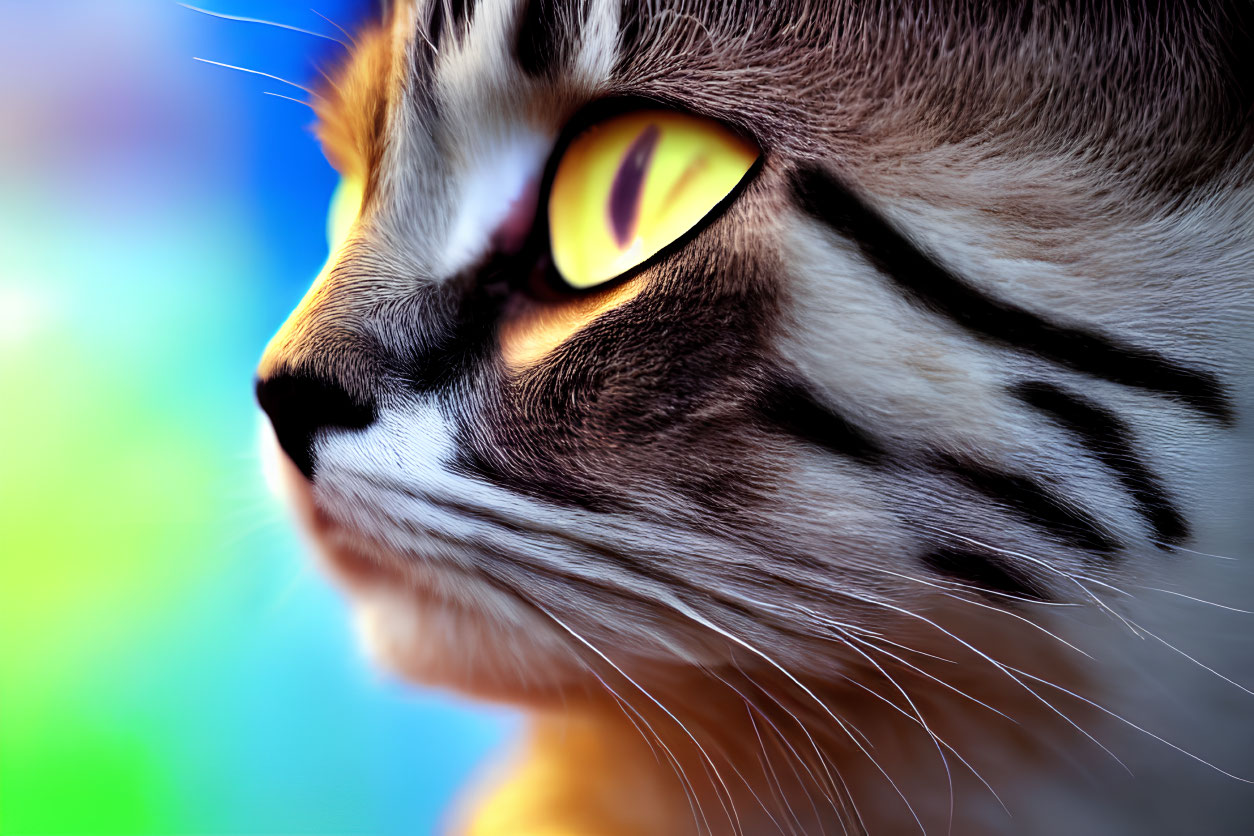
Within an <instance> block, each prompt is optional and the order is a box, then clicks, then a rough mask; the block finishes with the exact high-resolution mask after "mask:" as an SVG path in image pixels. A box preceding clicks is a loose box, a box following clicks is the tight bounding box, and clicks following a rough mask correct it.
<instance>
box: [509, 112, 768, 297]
mask: <svg viewBox="0 0 1254 836" xmlns="http://www.w3.org/2000/svg"><path fill="white" fill-rule="evenodd" d="M639 110H670V111H674V112H676V113H683V114H687V115H689V116H693V117H696V118H698V119H705V120H709V121H712V122H716V123H718V124H719V125H721V126H722V127H723V128H725V129H727V130H728V131H730V132H731V133H733V134H735V135H737V136H739V137H741V138H742V139H744V140H745V141H747V142H749V143H751V144H752V145H753V146H754V147H755V148H757V149H758V158H757V159H756V160H754V162H753V165H751V166H750V167H749V170H748V171H746V172H745V173H744V175H743V176H742V177H741V178H740V180H739V181H738V182H737V183H736V185H735V186H733V187H732V189H731V191H729V192H728V193H727V194H726V195H724V196H723V198H722V199H721V200H719V201H718V203H716V204H714V205H713V206H712V207H710V210H709V211H708V212H706V213H705V214H704V215H702V216H701V220H699V221H697V222H696V223H695V224H693V225H692V226H691V227H689V228H688V230H687V231H686V232H684V233H683V234H682V235H680V236H678V237H677V238H675V239H674V240H673V241H671V242H670V243H669V244H667V245H666V246H664V247H662V248H661V249H660V250H658V251H657V252H655V253H653V255H651V256H649V257H648V258H646V259H644V260H643V261H641V262H640V263H639V264H636V265H635V266H633V267H630V268H628V269H627V270H624V271H623V272H622V273H619V274H618V275H617V276H615V277H614V278H612V279H609V280H608V281H604V282H601V283H600V284H597V285H593V286H592V287H587V288H576V287H572V286H571V285H570V284H568V283H567V282H566V280H565V279H564V278H563V277H562V275H561V273H560V271H558V269H557V267H556V265H555V264H554V263H553V254H552V247H551V243H550V241H551V238H550V235H549V233H550V230H549V197H550V196H551V194H552V190H553V180H554V179H555V178H556V177H557V169H558V166H559V165H560V164H561V162H562V159H563V158H564V157H565V156H566V151H567V150H568V149H569V148H570V146H571V143H573V142H574V141H575V140H576V139H577V138H578V137H579V136H580V135H582V134H583V132H584V131H586V130H588V129H589V128H591V127H593V126H595V125H597V124H600V123H602V122H605V121H607V120H609V119H613V118H615V117H617V116H622V115H625V114H628V113H633V112H635V111H639ZM767 154H768V151H767V148H766V146H765V145H764V144H763V143H762V141H761V140H759V139H758V138H757V137H756V136H754V135H753V134H751V133H749V132H748V131H746V130H745V129H744V128H742V127H740V126H737V125H734V124H731V123H728V122H727V121H725V120H723V119H719V118H717V117H712V116H709V115H707V114H704V113H699V112H697V111H694V110H690V109H688V108H685V107H682V106H676V104H675V103H674V102H667V101H660V100H657V99H649V98H643V97H639V96H615V97H612V98H605V99H598V100H597V101H594V102H592V103H591V104H589V105H587V106H585V107H584V108H582V109H581V110H580V111H579V112H578V113H576V114H575V115H574V116H573V117H571V119H570V120H569V121H568V122H567V123H566V127H565V128H563V130H562V133H561V135H560V136H559V137H558V141H557V142H556V143H555V144H554V146H553V151H552V152H551V153H550V154H549V159H548V162H547V163H545V167H544V176H543V177H542V178H541V180H540V191H539V198H538V199H537V202H536V220H535V224H534V226H533V228H532V230H531V239H530V243H529V245H528V246H527V247H526V248H525V252H526V253H528V254H529V257H528V258H527V259H526V261H525V262H524V263H526V264H530V265H532V269H531V272H530V273H529V274H528V275H527V276H525V277H523V281H522V289H523V291H524V292H526V293H527V294H528V295H530V296H532V297H533V298H535V299H537V300H540V301H562V300H568V299H574V298H580V297H584V296H590V295H592V294H594V293H599V292H601V291H604V290H609V289H611V288H614V287H617V286H618V285H620V284H622V283H623V282H625V281H627V280H628V279H631V278H633V277H635V276H637V275H639V274H640V273H641V272H643V271H644V270H648V269H649V268H650V267H653V266H654V265H656V264H658V263H659V262H661V261H664V260H665V259H667V258H670V257H671V256H673V255H674V254H675V253H676V252H678V251H679V250H681V249H683V248H684V247H686V246H687V245H688V244H689V243H690V242H691V241H692V239H694V238H695V237H696V236H697V235H699V234H700V233H701V232H703V231H704V230H705V229H706V228H707V227H709V225H710V224H712V223H714V221H716V220H718V219H719V218H720V217H721V216H722V215H723V213H724V212H726V211H727V209H728V208H729V207H730V206H731V205H732V204H733V203H735V202H736V200H737V199H738V198H739V197H740V195H741V193H742V192H744V190H745V189H746V188H748V187H749V185H750V184H751V183H753V182H754V181H755V180H756V179H757V176H758V174H759V173H760V172H761V170H762V167H763V165H764V164H765V162H766V158H767Z"/></svg>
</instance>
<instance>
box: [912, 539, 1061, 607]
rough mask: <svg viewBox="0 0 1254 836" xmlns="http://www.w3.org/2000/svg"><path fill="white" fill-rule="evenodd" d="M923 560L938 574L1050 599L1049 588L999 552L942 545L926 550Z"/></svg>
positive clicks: (994, 589)
mask: <svg viewBox="0 0 1254 836" xmlns="http://www.w3.org/2000/svg"><path fill="white" fill-rule="evenodd" d="M920 561H921V562H922V563H923V565H924V566H926V567H927V568H928V569H931V570H932V571H933V572H935V573H936V574H938V575H944V576H946V577H949V578H952V579H953V580H956V581H958V582H960V583H964V584H970V585H972V586H977V587H979V588H980V589H983V590H987V591H989V592H995V593H1001V594H1003V595H1010V596H1013V597H1015V598H1026V599H1027V600H1029V601H1048V600H1050V598H1051V597H1052V596H1051V595H1050V594H1049V591H1048V588H1047V587H1046V585H1045V584H1043V583H1041V582H1040V581H1039V580H1038V579H1037V578H1035V577H1033V576H1032V574H1031V573H1030V572H1026V571H1024V570H1023V569H1022V568H1021V567H1018V566H1015V565H1013V564H1012V563H1009V562H1007V561H1006V560H1005V559H1004V558H1002V557H1001V556H1000V555H997V554H993V553H991V552H984V551H978V550H976V549H959V548H950V547H941V548H938V549H935V550H933V551H930V552H927V553H926V554H924V555H923V556H922V557H921V558H920Z"/></svg>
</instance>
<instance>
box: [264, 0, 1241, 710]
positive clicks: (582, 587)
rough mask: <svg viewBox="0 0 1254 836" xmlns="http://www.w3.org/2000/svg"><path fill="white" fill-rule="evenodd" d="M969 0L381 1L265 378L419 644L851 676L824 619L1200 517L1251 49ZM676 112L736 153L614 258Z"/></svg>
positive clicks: (1228, 352) (1107, 565) (1087, 560)
mask: <svg viewBox="0 0 1254 836" xmlns="http://www.w3.org/2000/svg"><path fill="white" fill-rule="evenodd" d="M951 5H952V8H947V9H945V10H943V13H941V12H938V11H936V10H933V12H931V13H926V14H925V13H923V12H921V11H915V10H911V9H904V8H898V7H897V6H896V5H893V4H852V3H841V2H818V0H815V1H814V2H796V3H724V2H708V3H706V2H676V3H666V2H658V3H618V2H608V0H589V2H575V1H574V0H571V2H565V0H527V2H523V1H522V0H518V1H517V2H513V1H511V2H502V1H500V0H481V2H458V3H452V4H448V3H442V2H432V3H424V2H397V3H394V4H392V8H390V9H389V10H388V11H387V13H386V14H385V15H384V16H383V18H382V20H381V21H380V22H379V23H378V24H377V25H376V26H374V27H372V28H369V29H367V30H366V31H364V32H362V33H360V34H359V35H358V37H357V39H356V43H355V46H354V49H353V51H352V55H351V57H350V58H349V59H348V60H347V61H346V62H345V63H344V65H343V66H342V67H341V68H340V69H339V71H338V72H336V73H335V74H333V75H332V76H331V80H330V82H329V83H328V84H327V85H326V86H325V87H324V88H323V89H322V90H321V93H320V96H319V98H318V101H317V105H318V109H319V115H320V131H321V136H322V139H323V141H324V144H325V147H326V149H327V152H328V156H329V157H330V158H331V159H332V160H333V161H334V162H335V164H336V165H337V167H338V168H339V169H340V170H341V172H342V173H343V174H344V177H345V186H344V187H343V189H342V201H341V203H342V206H341V208H342V210H343V214H344V217H345V218H346V219H347V222H346V224H345V226H346V229H345V232H344V235H343V236H342V240H340V241H338V242H337V245H336V249H335V252H334V254H333V256H332V258H331V260H330V261H329V262H328V264H327V267H326V268H325V269H324V271H323V273H322V274H321V275H320V276H319V278H318V280H317V281H316V283H315V284H314V286H313V287H312V288H311V290H310V291H309V293H308V295H307V296H306V297H305V299H304V300H303V301H302V302H301V303H300V305H299V306H298V308H297V309H296V311H295V312H294V313H293V314H292V316H291V318H290V319H289V320H288V322H287V323H286V324H285V325H284V326H283V328H282V329H281V330H280V331H279V333H278V335H277V336H276V337H275V338H274V340H273V341H272V343H271V345H270V346H269V348H268V349H267V351H266V354H265V357H264V359H263V361H262V363H261V367H260V370H259V373H258V375H259V378H258V379H259V383H258V396H259V399H260V402H261V404H262V406H263V407H264V408H265V410H266V411H267V412H268V413H269V415H270V417H271V419H272V422H273V425H274V429H275V431H276V432H275V436H276V439H277V442H278V447H280V448H281V449H282V451H283V454H285V455H284V456H283V458H284V461H285V462H286V463H287V464H286V465H285V466H287V467H288V468H289V470H290V474H289V475H290V477H291V478H290V481H291V484H292V486H293V491H294V494H295V496H296V502H297V504H298V506H299V507H300V508H301V509H302V512H303V515H304V517H305V519H306V522H307V524H308V525H309V526H310V528H311V530H312V531H313V532H314V534H315V537H316V539H317V540H318V542H319V544H320V546H321V547H322V550H323V552H324V553H325V554H326V555H327V557H328V561H329V564H330V566H331V567H332V569H333V571H334V572H336V573H337V575H338V576H339V577H340V578H341V579H342V580H343V581H344V583H345V585H346V586H347V588H348V589H349V590H350V592H351V594H352V596H353V599H354V601H355V603H356V605H357V606H358V609H359V613H360V617H361V620H362V624H363V629H364V631H365V632H366V634H367V636H368V638H369V642H370V644H371V646H372V647H374V648H375V649H376V651H378V652H379V653H380V655H381V656H382V657H384V659H385V661H386V662H387V663H388V664H390V665H392V666H394V667H397V668H399V669H401V670H402V671H404V672H406V673H407V674H409V675H411V676H413V677H415V678H417V679H420V680H423V681H427V682H431V683H435V684H440V685H446V686H450V687H454V688H457V689H460V690H465V691H469V692H472V693H476V694H482V695H488V696H493V697H502V698H506V699H511V700H528V699H536V700H545V699H548V698H549V697H551V696H553V695H554V694H557V693H559V692H564V691H567V690H569V689H570V688H571V687H572V686H580V685H582V684H586V683H587V682H588V681H589V677H590V676H594V675H595V670H596V668H597V667H598V666H604V665H606V664H609V665H611V666H612V667H614V668H615V669H617V670H620V671H627V672H630V673H631V674H632V675H633V676H647V677H653V678H655V679H658V680H661V679H667V678H668V677H671V676H677V677H680V678H682V677H683V676H684V672H685V671H689V670H698V669H704V670H718V669H720V668H730V667H748V668H760V669H763V670H775V669H779V670H783V669H785V668H786V669H787V670H788V672H789V675H790V676H791V675H794V674H795V675H796V676H799V677H811V678H824V677H826V678H831V677H833V676H835V675H837V674H838V673H839V672H840V671H841V670H842V669H844V668H846V667H847V666H850V665H860V664H862V660H861V659H860V658H859V656H858V654H856V653H854V652H853V651H852V650H850V647H849V646H845V645H847V644H848V643H847V642H846V643H844V644H842V643H840V642H833V641H832V639H833V636H839V635H845V636H846V637H847V636H848V635H849V634H850V633H851V632H852V633H854V634H865V633H866V632H867V631H874V632H877V633H878V632H887V633H888V634H891V633H892V631H893V630H905V629H906V628H907V626H908V625H910V624H912V623H914V620H915V619H917V617H918V613H919V612H921V611H926V610H927V608H929V607H932V606H934V605H935V603H936V602H937V601H946V602H953V601H965V602H970V603H971V605H972V606H975V605H977V604H979V605H985V606H988V605H991V606H996V607H999V608H1014V607H1019V606H1034V604H1033V603H1032V602H1038V603H1041V604H1045V605H1048V604H1052V603H1069V602H1074V601H1080V600H1085V599H1086V597H1087V596H1088V595H1089V594H1090V593H1089V591H1088V590H1089V587H1088V586H1086V584H1085V579H1096V582H1100V581H1102V580H1108V579H1111V578H1117V577H1119V576H1120V575H1121V573H1124V572H1127V571H1132V570H1134V569H1135V567H1137V566H1138V565H1139V563H1140V562H1141V561H1147V560H1160V559H1164V557H1163V555H1164V553H1165V550H1167V549H1170V548H1171V547H1173V546H1176V545H1179V544H1182V543H1185V542H1187V541H1188V539H1189V538H1190V536H1191V534H1192V532H1193V530H1194V529H1195V527H1196V525H1197V521H1196V519H1195V517H1196V514H1197V513H1198V510H1199V509H1198V506H1199V505H1200V503H1201V500H1200V499H1199V496H1200V493H1199V492H1200V490H1201V487H1200V486H1201V485H1202V484H1203V483H1204V461H1205V456H1207V455H1210V451H1211V450H1212V449H1213V445H1214V443H1215V442H1216V440H1217V439H1222V438H1223V437H1224V435H1225V434H1226V433H1228V432H1230V428H1231V427H1232V425H1233V423H1234V421H1235V420H1236V417H1237V404H1238V402H1239V398H1238V397H1237V395H1236V394H1235V393H1234V391H1233V387H1234V385H1235V384H1234V383H1233V382H1232V379H1233V378H1234V375H1235V374H1236V373H1237V372H1239V370H1240V369H1241V368H1243V367H1242V366H1241V363H1242V362H1244V360H1242V358H1243V357H1248V353H1249V352H1248V347H1247V348H1245V349H1242V348H1241V346H1242V345H1243V344H1244V343H1243V342H1242V340H1241V333H1240V326H1241V323H1242V322H1244V321H1248V316H1247V315H1248V308H1246V309H1245V310H1243V311H1242V312H1241V314H1240V315H1225V314H1224V313H1223V312H1224V311H1228V312H1229V313H1230V312H1231V311H1232V310H1233V306H1232V303H1233V300H1234V299H1235V298H1236V297H1237V295H1238V291H1239V288H1240V287H1241V282H1242V281H1245V279H1244V278H1243V275H1242V272H1241V271H1242V270H1247V271H1248V266H1249V247H1248V242H1247V241H1246V242H1245V243H1244V244H1243V243H1242V242H1243V241H1245V239H1246V238H1247V237H1248V230H1246V231H1245V233H1244V234H1243V233H1242V229H1241V227H1242V223H1243V221H1242V219H1243V218H1245V217H1248V213H1249V209H1250V198H1249V192H1248V189H1247V190H1246V191H1245V192H1244V197H1242V198H1240V199H1239V200H1238V201H1237V202H1233V201H1231V200H1229V201H1226V202H1225V201H1223V200H1217V199H1215V195H1217V194H1232V193H1233V192H1232V190H1231V188H1230V187H1233V186H1235V185H1236V184H1237V183H1238V182H1239V181H1240V179H1241V178H1242V177H1244V178H1246V182H1248V175H1249V173H1250V155H1249V153H1248V149H1249V147H1250V145H1249V139H1250V129H1249V127H1248V123H1247V122H1246V121H1245V119H1244V116H1245V114H1247V113H1248V112H1249V102H1250V98H1249V90H1248V82H1242V84H1244V85H1245V86H1242V85H1241V84H1236V83H1235V82H1234V81H1233V79H1234V78H1236V77H1237V75H1236V70H1235V69H1234V68H1236V67H1237V63H1238V62H1239V61H1240V60H1244V59H1243V58H1242V57H1241V56H1238V55H1235V54H1234V53H1233V51H1232V50H1231V49H1229V47H1228V46H1227V45H1226V41H1225V35H1224V27H1223V25H1222V22H1221V21H1219V20H1217V19H1215V18H1210V17H1205V16H1202V15H1199V14H1194V13H1190V12H1188V11H1176V12H1165V11H1164V12H1161V14H1168V15H1175V16H1177V18H1178V19H1175V20H1173V21H1172V22H1171V25H1169V26H1166V27H1165V29H1164V28H1163V24H1162V23H1161V21H1158V22H1155V20H1154V19H1153V18H1152V16H1150V15H1148V13H1147V14H1144V15H1140V16H1138V13H1136V12H1129V13H1127V14H1126V15H1124V16H1122V17H1120V16H1119V15H1111V14H1107V13H1106V12H1104V11H1102V10H1098V9H1094V10H1092V11H1091V12H1076V13H1075V14H1074V15H1072V16H1071V17H1069V18H1066V19H1064V17H1063V16H1062V15H1060V14H1059V13H1057V12H1056V11H1054V10H1049V9H1044V8H1036V7H1033V6H1031V5H1024V6H1023V7H1022V9H1011V8H1010V7H1007V8H1006V9H1005V10H1000V11H993V10H992V9H991V8H989V7H987V6H984V5H979V4H967V3H957V2H955V3H953V4H951ZM1162 31H1170V32H1171V36H1170V37H1166V38H1165V37H1162V36H1161V32H1162ZM1095 47H1098V48H1095ZM1247 78H1248V77H1247ZM675 124H682V125H687V126H689V127H690V128H691V130H692V131H693V132H694V133H695V134H696V135H697V136H698V141H699V142H703V141H708V142H709V143H715V144H717V143H723V144H724V145H725V146H728V147H735V148H737V149H739V153H740V154H741V159H742V160H743V162H744V164H743V166H742V167H741V170H740V172H739V173H738V174H735V175H734V176H729V177H727V178H725V180H724V181H720V184H719V185H716V186H715V187H711V188H709V189H704V187H703V188H702V189H698V190H697V194H696V197H694V198H693V199H694V200H696V201H697V203H698V204H700V206H701V207H702V208H701V210H700V211H695V212H694V213H690V215H691V217H688V216H686V217H688V221H691V223H688V222H687V221H685V222H684V223H683V224H680V227H682V228H679V227H675V226H674V225H673V224H672V225H671V226H666V225H662V227H661V228H663V231H662V232H661V233H657V234H656V235H655V236H654V239H656V240H653V239H650V240H648V241H646V244H647V246H646V247H645V250H647V252H646V251H641V252H639V253H636V255H623V253H626V252H627V251H628V250H630V249H631V246H632V245H633V244H634V243H636V242H637V239H638V238H640V236H639V235H637V234H636V233H638V232H639V230H640V229H641V226H640V225H641V224H644V225H647V224H648V223H649V222H650V218H647V217H645V218H641V217H638V215H639V214H640V212H641V211H642V210H641V207H642V206H643V205H644V204H645V203H647V199H646V198H644V197H641V196H640V195H641V194H644V193H646V192H647V190H648V189H649V188H653V189H654V191H655V192H656V191H657V188H658V187H656V186H649V185H648V184H649V183H651V182H653V181H652V180H650V179H649V178H657V177H663V174H659V173H658V171H659V170H660V168H661V167H662V166H663V164H664V163H665V162H666V160H665V155H666V154H671V153H679V152H672V151H670V150H668V147H667V143H671V142H672V141H673V133H672V127H673V125H675ZM1197 124H1205V125H1206V126H1207V129H1206V130H1204V131H1198V130H1196V127H1195V126H1196V125H1197ZM615 132H617V133H615ZM610 135H615V136H617V135H621V136H622V137H623V139H622V141H621V142H620V143H619V144H617V145H615V144H614V143H613V142H609V141H606V140H605V139H604V138H605V137H606V136H610ZM702 147H706V146H702ZM720 147H722V146H720ZM633 149H634V151H633ZM642 149H643V150H642ZM581 153H584V154H590V155H592V156H593V157H595V158H596V160H597V161H598V165H601V167H602V169H604V170H605V171H609V172H610V173H611V174H610V175H596V176H594V175H593V174H591V173H586V171H585V169H580V168H579V165H580V163H579V161H578V160H577V159H576V157H577V156H578V155H579V154H581ZM633 153H635V155H636V156H635V158H632V154H633ZM702 153H704V152H699V153H698V154H697V156H698V157H701V154H702ZM681 156H682V155H681ZM632 159H635V162H634V163H633V162H632ZM701 159H705V157H701ZM572 160H574V162H572ZM702 164H704V163H702ZM632 165H635V166H636V168H637V169H638V171H636V179H635V180H632V176H631V171H630V169H631V166H632ZM568 169H569V170H568ZM598 170H601V169H598ZM686 170H687V169H682V171H686ZM572 171H573V172H574V173H573V174H572V173H571V172H572ZM682 171H681V174H682ZM623 172H627V174H624V173H623ZM694 176H695V175H694ZM597 177H599V178H600V179H599V180H598V179H597ZM624 178H625V179H624ZM682 180H683V176H680V175H674V176H673V177H672V179H671V180H664V181H659V182H665V183H667V184H669V185H668V188H671V187H673V188H674V189H677V190H679V192H681V193H683V190H684V188H686V186H685V182H687V181H684V182H680V181H682ZM567 181H569V183H570V188H571V189H575V190H576V191H578V190H580V189H584V190H592V191H591V192H589V194H591V195H592V196H591V197H588V195H586V194H585V195H584V198H586V200H585V202H584V203H577V208H576V210H572V211H573V213H574V214H573V216H572V215H571V213H570V212H568V213H567V216H566V217H565V219H563V217H562V216H561V208H560V207H559V206H557V205H556V201H557V199H558V198H557V197H556V193H557V192H558V190H559V189H560V188H562V184H563V183H566V182H567ZM621 182H627V183H628V186H624V187H623V188H625V189H627V192H629V193H630V195H635V197H634V198H630V199H628V200H627V203H628V204H630V208H629V210H628V211H626V214H627V215H628V216H630V218H629V220H628V221H623V220H622V217H621V216H622V215H623V211H624V210H622V208H621V205H620V206H618V208H616V206H615V202H614V201H615V198H614V197H613V194H614V193H615V189H616V188H618V184H620V183H621ZM676 183H678V184H679V185H676ZM633 184H634V185H633ZM642 184H643V185H642ZM598 189H599V191H597V190H598ZM633 189H634V191H633ZM619 191H620V192H621V191H622V189H619ZM581 194H582V192H581ZM685 194H686V193H685ZM598 196H599V197H598ZM632 200H635V203H632V202H631V201H632ZM1242 201H1243V202H1242ZM621 203H622V201H620V204H621ZM616 212H617V213H618V214H617V215H616ZM633 213H635V214H633ZM572 217H573V218H574V220H572V219H571V218H572ZM589 218H590V220H589ZM581 219H582V220H581ZM585 221H586V223H585ZM581 224H583V225H582V226H581ZM633 224H634V226H633ZM572 229H574V230H575V231H574V232H572V231H571V230H572ZM623 230H627V232H623ZM620 233H622V235H621V236H620V238H619V240H618V247H619V251H616V252H615V257H616V258H618V257H619V256H622V257H621V258H620V259H619V261H617V262H615V264H616V265H617V267H609V268H605V269H604V270H602V271H601V272H600V273H597V274H596V275H595V276H594V277H593V279H588V280H586V276H583V275H582V274H580V273H579V269H578V268H574V267H570V266H569V265H566V266H565V267H563V265H562V263H561V258H560V256H559V254H558V252H557V248H558V245H559V244H562V245H564V244H565V243H570V241H571V239H572V236H573V241H574V243H573V246H575V247H576V248H578V247H579V246H583V247H584V249H585V250H586V251H587V253H585V254H586V255H587V258H589V259H592V261H594V262H595V261H597V260H598V259H601V260H604V257H605V250H606V247H605V246H603V245H601V244H597V245H595V246H594V245H593V244H589V243H587V241H588V240H589V239H588V238H587V236H600V237H599V238H595V241H603V240H609V238H612V237H614V236H615V235H619V234H620ZM562 236H565V239H566V240H565V241H564V242H563V241H559V238H561V237H562ZM581 236H582V237H581ZM606 236H609V238H607V237H606ZM645 237H646V238H647V236H645ZM581 242H582V243H581ZM588 253H590V254H588ZM637 256H639V257H637ZM623 265H625V266H623ZM1199 265H1205V266H1206V269H1205V270H1204V271H1199V270H1198V269H1197V268H1198V267H1199ZM619 267H621V269H618V268H619ZM280 455H282V454H280ZM1130 567H1131V568H1130ZM894 625H895V626H894ZM860 631H861V632H860Z"/></svg>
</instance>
